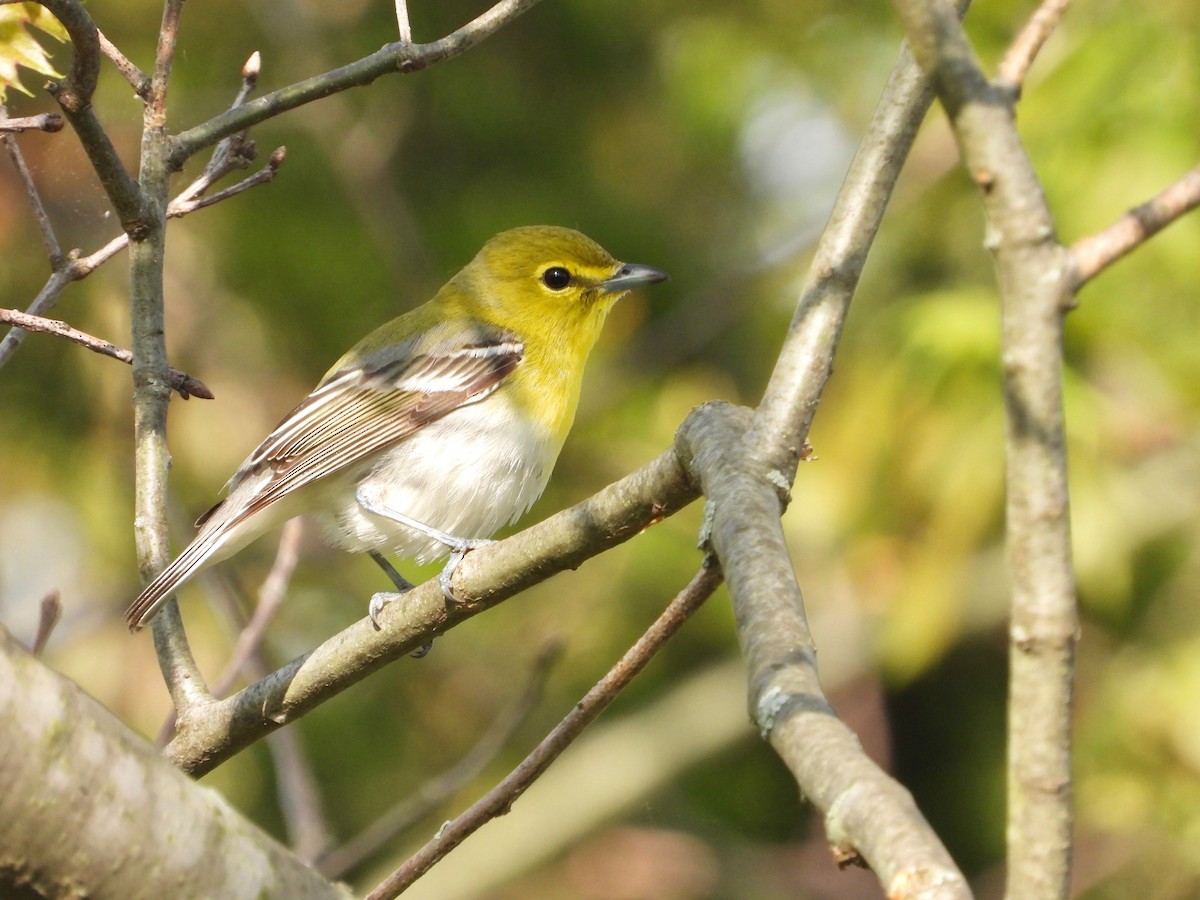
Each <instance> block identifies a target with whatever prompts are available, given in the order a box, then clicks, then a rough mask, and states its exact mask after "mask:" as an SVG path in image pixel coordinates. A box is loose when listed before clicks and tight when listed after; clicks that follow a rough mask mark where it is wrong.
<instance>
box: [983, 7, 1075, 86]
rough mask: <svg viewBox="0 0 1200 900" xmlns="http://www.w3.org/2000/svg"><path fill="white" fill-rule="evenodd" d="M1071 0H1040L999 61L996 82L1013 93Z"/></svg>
mask: <svg viewBox="0 0 1200 900" xmlns="http://www.w3.org/2000/svg"><path fill="white" fill-rule="evenodd" d="M1070 3H1071V0H1042V5H1041V6H1039V7H1038V8H1037V11H1036V12H1035V13H1034V14H1033V15H1032V16H1031V17H1030V19H1029V21H1028V22H1027V23H1026V24H1025V27H1024V28H1023V29H1021V33H1020V34H1019V35H1017V39H1016V40H1015V41H1013V42H1012V44H1011V46H1009V48H1008V52H1007V53H1005V54H1004V59H1003V60H1002V61H1001V63H1000V84H1001V85H1003V86H1004V87H1006V88H1009V89H1010V90H1013V91H1015V92H1017V93H1019V92H1020V90H1021V86H1022V85H1023V84H1024V83H1025V76H1026V75H1028V74H1029V70H1030V68H1031V67H1032V66H1033V61H1034V60H1035V59H1037V55H1038V53H1039V52H1040V51H1041V49H1042V46H1043V45H1044V44H1045V43H1046V41H1048V40H1050V35H1051V34H1053V33H1054V29H1055V28H1057V27H1058V23H1059V21H1061V19H1062V17H1063V14H1064V13H1065V12H1066V11H1067V7H1068V6H1069V5H1070Z"/></svg>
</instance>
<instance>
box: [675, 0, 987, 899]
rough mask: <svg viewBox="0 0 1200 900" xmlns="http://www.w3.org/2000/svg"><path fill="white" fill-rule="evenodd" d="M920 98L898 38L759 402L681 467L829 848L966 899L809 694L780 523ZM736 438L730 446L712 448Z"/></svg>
mask: <svg viewBox="0 0 1200 900" xmlns="http://www.w3.org/2000/svg"><path fill="white" fill-rule="evenodd" d="M964 8H965V4H964ZM932 97H933V95H932V91H931V89H930V87H929V85H928V83H927V82H926V80H925V78H924V77H923V76H922V74H921V72H920V69H919V68H918V66H917V65H916V63H915V61H914V59H913V56H912V54H911V52H910V51H909V49H908V48H907V47H904V48H902V49H901V52H900V56H899V59H898V60H897V62H896V65H895V66H894V67H893V70H892V75H891V77H890V78H889V80H888V84H887V86H886V87H885V89H884V92H883V96H882V97H881V98H880V101H879V104H878V105H877V107H876V111H875V114H874V115H873V117H872V119H871V122H870V124H869V126H868V129H867V133H866V135H865V136H864V138H863V140H862V143H861V144H860V146H859V149H858V152H857V153H856V154H855V158H854V160H853V162H852V163H851V166H850V171H849V172H848V174H847V176H846V180H845V182H844V183H843V185H842V189H841V191H840V192H839V195H838V198H837V200H836V202H835V204H834V208H833V211H832V213H831V216H830V221H829V224H828V225H827V226H826V228H825V230H824V232H823V233H822V235H821V239H820V241H819V243H818V246H817V250H816V254H815V256H814V259H813V262H812V265H811V267H810V269H809V273H808V277H807V278H806V280H805V283H804V286H803V288H802V289H801V292H800V297H799V300H798V302H797V305H796V312H795V314H794V316H793V319H792V323H791V326H790V327H789V329H788V335H787V338H786V340H785V343H784V347H783V349H782V350H781V352H780V355H779V358H778V360H777V361H776V365H775V370H774V372H773V373H772V375H771V380H770V382H769V383H768V385H767V389H766V391H765V393H764V396H763V399H762V402H761V403H760V404H759V406H758V409H757V410H756V411H755V413H754V415H753V417H752V418H749V419H747V420H745V421H744V422H738V423H736V428H735V430H734V431H733V432H732V433H730V434H728V435H726V436H725V437H720V436H719V435H718V436H715V437H714V438H710V439H709V440H707V441H698V442H697V444H696V446H695V448H694V449H693V450H692V451H691V452H692V453H693V454H697V455H698V458H692V459H691V461H690V464H691V465H693V466H695V467H696V468H697V469H699V470H700V471H701V472H702V473H704V474H703V476H702V477H705V478H706V479H707V480H706V481H705V496H706V497H707V498H708V499H709V501H710V504H711V506H710V510H711V512H712V515H713V534H712V541H713V547H714V550H715V552H716V553H717V556H718V558H719V559H720V560H721V565H722V567H723V568H724V569H725V571H726V576H727V578H728V580H729V590H730V595H731V597H732V599H733V605H734V611H735V616H736V618H737V623H738V634H739V637H740V639H741V642H742V645H743V649H744V652H745V655H746V658H747V661H748V664H749V669H750V691H749V692H750V709H751V716H752V718H754V719H755V721H757V722H758V723H759V725H760V729H761V731H762V733H763V735H764V737H766V738H768V739H769V740H770V742H771V746H772V747H773V748H774V749H775V751H776V752H777V753H778V754H779V755H780V757H781V758H782V759H783V761H784V762H785V763H786V764H787V766H788V768H789V769H790V770H791V772H792V774H793V776H794V777H795V778H796V781H797V783H798V784H799V786H800V789H801V792H802V793H803V794H804V795H805V796H806V797H808V798H810V799H811V800H812V801H813V803H815V804H816V806H817V807H818V808H819V809H820V810H821V811H822V812H823V813H824V814H825V821H826V832H827V834H828V835H829V838H830V840H831V841H833V842H834V843H835V845H836V846H837V849H838V852H839V854H842V855H850V856H861V858H864V859H865V860H866V861H867V862H868V863H869V864H870V866H871V867H872V868H873V869H874V870H875V872H876V873H877V874H878V876H879V878H880V881H881V882H882V883H883V885H884V887H885V889H886V890H887V891H888V892H889V896H893V897H912V896H918V895H919V896H922V897H935V896H936V897H957V898H961V897H966V896H969V890H968V889H967V887H966V882H965V880H964V879H963V877H962V875H961V873H960V872H959V871H958V869H957V868H956V867H955V865H954V862H953V860H952V859H951V858H950V856H949V854H948V853H947V852H946V850H945V848H944V847H943V846H942V845H941V843H940V842H939V841H938V838H937V836H936V835H935V834H934V833H933V832H932V830H931V829H930V828H929V826H928V824H927V823H926V822H925V820H924V819H923V818H922V816H921V814H920V812H919V811H918V810H917V808H916V807H915V805H914V804H913V801H912V797H911V796H910V795H909V794H908V792H907V791H905V790H904V789H903V788H902V787H901V786H900V785H898V784H897V783H895V782H894V781H892V780H891V779H890V778H888V777H887V776H886V775H884V774H883V773H882V772H881V771H879V769H878V768H877V767H876V766H875V765H874V764H873V763H872V762H871V761H870V760H869V759H867V757H866V756H865V755H864V754H863V752H862V748H861V747H860V746H859V745H858V742H857V740H856V738H855V737H854V735H853V734H852V733H851V732H850V731H849V730H848V729H846V728H845V726H844V725H842V724H841V722H839V721H838V720H837V718H836V717H835V716H834V715H833V712H832V710H831V709H830V708H829V706H828V703H827V701H826V700H825V698H824V696H823V695H822V693H821V690H820V685H819V682H818V680H817V670H816V648H815V646H814V644H813V641H812V636H811V634H810V633H809V629H808V624H807V621H806V618H805V612H804V606H803V598H802V596H801V593H800V588H799V586H798V584H797V582H796V576H795V573H794V570H793V567H792V565H791V563H790V562H788V559H789V557H788V554H787V548H786V546H785V544H784V542H783V535H782V532H781V531H780V525H779V514H780V512H781V510H782V503H786V499H787V498H786V488H787V486H788V485H790V484H791V483H792V481H793V480H794V479H795V476H796V467H797V465H798V463H799V461H800V459H802V458H803V455H804V448H805V446H806V439H807V436H808V431H809V428H810V426H811V424H812V420H813V416H814V415H815V413H816V408H817V404H818V402H819V400H820V397H821V394H822V392H823V390H824V387H825V384H826V382H827V381H828V379H829V376H830V374H831V372H832V365H833V355H834V351H835V349H836V347H837V342H838V340H839V338H840V335H841V331H842V327H843V324H844V322H845V319H846V315H847V313H848V310H849V304H850V301H851V299H852V297H853V295H854V291H855V289H856V287H857V285H858V281H859V278H860V276H861V273H862V269H863V266H864V264H865V262H866V258H867V253H868V250H869V249H870V246H871V243H872V241H873V240H874V237H875V234H876V232H877V231H878V229H879V225H880V222H881V220H882V217H883V213H884V211H885V209H886V207H887V203H888V201H889V200H890V198H891V193H892V189H893V188H894V186H895V183H896V180H897V178H898V177H899V173H900V169H901V167H902V166H903V163H904V160H905V158H906V157H907V155H908V152H909V149H910V148H911V146H912V142H913V139H914V138H915V135H916V132H917V128H918V127H919V125H920V123H921V121H922V119H923V118H924V116H925V113H926V112H927V110H928V109H929V106H930V103H931V102H932ZM718 414H719V415H721V416H724V417H728V416H729V415H733V413H726V412H724V411H722V410H720V408H718ZM737 415H740V414H737ZM697 421H699V420H697ZM742 429H744V434H745V436H744V439H742V438H741V437H740V435H741V434H742ZM735 439H736V442H737V443H736V447H735V446H734V445H733V444H729V446H724V444H723V442H724V441H735ZM714 454H715V456H714ZM739 456H740V457H742V459H741V461H740V462H739V461H738V459H739ZM718 469H719V471H720V474H718ZM739 482H740V483H741V486H740V487H738V486H737V484H738V483H739ZM780 492H782V493H783V494H784V496H783V497H782V498H781V497H780V496H779V494H780ZM781 501H782V503H781ZM748 504H749V505H748ZM923 892H924V893H923Z"/></svg>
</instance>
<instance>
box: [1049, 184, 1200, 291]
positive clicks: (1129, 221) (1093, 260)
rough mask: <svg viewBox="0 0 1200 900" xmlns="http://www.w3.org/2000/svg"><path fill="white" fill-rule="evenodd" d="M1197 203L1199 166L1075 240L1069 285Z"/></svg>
mask: <svg viewBox="0 0 1200 900" xmlns="http://www.w3.org/2000/svg"><path fill="white" fill-rule="evenodd" d="M1197 206H1200V166H1196V168H1194V169H1192V170H1191V171H1190V172H1188V173H1187V174H1186V175H1184V176H1183V177H1182V178H1180V179H1179V180H1178V181H1176V182H1175V183H1174V184H1172V185H1171V186H1170V187H1168V188H1166V189H1165V190H1163V191H1161V192H1160V193H1159V194H1157V195H1156V196H1154V197H1152V198H1150V199H1149V200H1147V201H1146V202H1145V203H1143V204H1142V205H1141V206H1135V207H1134V208H1133V209H1131V210H1129V212H1127V213H1125V215H1123V216H1121V218H1119V219H1117V221H1116V222H1114V223H1113V224H1112V225H1109V226H1108V227H1107V228H1105V229H1104V230H1103V231H1101V232H1099V233H1097V234H1093V235H1090V236H1089V237H1085V238H1082V239H1080V240H1078V241H1076V242H1075V243H1074V244H1073V245H1072V246H1071V263H1072V278H1071V285H1072V287H1073V288H1074V289H1075V290H1078V289H1079V288H1081V287H1083V286H1084V285H1085V284H1087V283H1088V282H1089V281H1091V280H1092V279H1093V278H1095V277H1096V276H1097V275H1099V274H1100V273H1101V272H1103V271H1104V270H1105V269H1107V268H1108V267H1109V266H1111V265H1112V264H1113V263H1115V262H1116V261H1117V260H1118V259H1120V258H1121V257H1123V256H1124V255H1125V254H1127V253H1129V252H1130V251H1131V250H1133V249H1135V248H1136V247H1138V246H1139V245H1140V244H1143V243H1145V242H1146V241H1148V240H1149V239H1150V238H1152V237H1154V235H1156V234H1158V233H1159V232H1160V231H1162V230H1163V229H1164V228H1166V227H1167V226H1168V225H1170V224H1171V223H1172V222H1174V221H1175V220H1176V219H1178V218H1179V217H1181V216H1183V215H1184V214H1185V213H1188V212H1191V211H1192V210H1193V209H1195V208H1196V207H1197Z"/></svg>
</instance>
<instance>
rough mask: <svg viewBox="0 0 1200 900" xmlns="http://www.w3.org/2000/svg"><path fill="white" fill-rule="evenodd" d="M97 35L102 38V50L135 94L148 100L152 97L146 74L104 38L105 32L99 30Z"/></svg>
mask: <svg viewBox="0 0 1200 900" xmlns="http://www.w3.org/2000/svg"><path fill="white" fill-rule="evenodd" d="M96 34H97V35H98V36H99V38H100V50H101V51H102V52H103V53H104V55H105V56H107V57H108V58H109V60H110V61H111V62H112V64H113V65H114V66H116V67H117V71H118V72H120V73H121V77H122V78H124V79H125V80H126V81H128V82H129V86H130V87H132V88H133V92H134V93H135V94H137V95H138V96H139V97H141V98H142V99H143V100H146V99H147V98H149V96H150V79H149V78H148V77H147V76H146V73H145V72H143V71H142V70H141V69H139V68H138V67H137V66H135V65H134V64H133V63H131V62H130V61H129V60H128V59H127V58H126V57H125V54H124V53H122V52H121V51H120V50H118V49H117V45H116V44H114V43H113V42H112V41H110V40H109V39H108V38H106V37H105V36H104V32H103V31H99V30H97V32H96Z"/></svg>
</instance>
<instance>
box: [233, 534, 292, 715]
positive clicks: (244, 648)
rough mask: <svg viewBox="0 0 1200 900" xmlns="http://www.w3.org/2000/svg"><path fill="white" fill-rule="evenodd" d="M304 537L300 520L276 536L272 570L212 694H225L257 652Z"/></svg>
mask: <svg viewBox="0 0 1200 900" xmlns="http://www.w3.org/2000/svg"><path fill="white" fill-rule="evenodd" d="M303 536H304V520H303V519H300V518H296V519H292V520H291V521H290V522H288V523H287V524H286V525H285V526H283V533H282V534H280V536H279V548H278V549H277V550H276V551H275V562H273V563H272V564H271V570H270V571H269V572H268V573H267V577H266V578H265V579H263V583H262V586H261V587H260V588H259V589H258V603H257V604H255V606H254V613H253V615H251V616H250V621H249V622H247V623H246V625H245V627H243V628H242V630H241V633H240V634H238V638H237V642H236V643H235V644H234V647H233V653H231V654H230V657H229V662H227V663H226V664H225V669H224V670H223V671H222V672H221V674H220V675H219V676H217V680H216V681H215V682H214V683H213V689H212V691H213V695H214V696H216V697H221V696H224V695H225V693H226V692H227V691H228V690H229V689H230V688H231V687H232V686H233V683H234V682H235V681H237V677H238V675H239V674H241V671H242V669H243V667H244V666H245V665H246V663H247V662H249V661H250V660H251V659H253V657H254V655H255V654H256V653H258V649H259V647H260V646H261V645H262V639H263V636H264V635H265V634H266V632H267V626H268V625H269V624H270V623H271V620H272V619H273V618H274V617H275V613H277V612H279V608H280V606H282V605H283V598H284V595H285V594H286V593H287V586H288V582H290V581H291V579H292V573H293V572H295V571H296V564H297V563H298V562H299V561H300V541H301V538H302V537H303Z"/></svg>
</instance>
